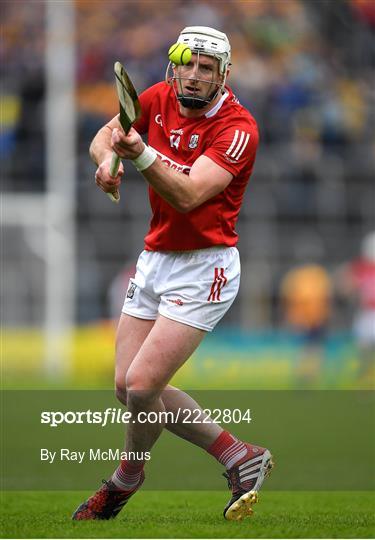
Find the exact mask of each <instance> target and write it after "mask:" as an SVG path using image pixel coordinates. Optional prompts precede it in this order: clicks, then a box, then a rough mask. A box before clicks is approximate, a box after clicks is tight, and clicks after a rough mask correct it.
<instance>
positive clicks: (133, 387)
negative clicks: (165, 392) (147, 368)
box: [126, 372, 159, 410]
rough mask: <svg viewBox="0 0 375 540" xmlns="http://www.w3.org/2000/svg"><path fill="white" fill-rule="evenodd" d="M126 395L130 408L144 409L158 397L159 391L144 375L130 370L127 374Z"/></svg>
mask: <svg viewBox="0 0 375 540" xmlns="http://www.w3.org/2000/svg"><path fill="white" fill-rule="evenodd" d="M126 395H127V403H128V407H129V408H131V409H133V410H144V409H145V408H147V407H148V406H149V405H151V404H152V403H153V402H154V401H155V399H157V397H158V396H159V392H158V390H156V389H153V387H152V385H150V384H148V382H147V380H145V377H144V376H142V377H140V376H138V375H137V373H133V372H129V373H128V374H127V376H126Z"/></svg>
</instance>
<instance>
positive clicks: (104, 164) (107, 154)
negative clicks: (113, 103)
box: [89, 115, 124, 193]
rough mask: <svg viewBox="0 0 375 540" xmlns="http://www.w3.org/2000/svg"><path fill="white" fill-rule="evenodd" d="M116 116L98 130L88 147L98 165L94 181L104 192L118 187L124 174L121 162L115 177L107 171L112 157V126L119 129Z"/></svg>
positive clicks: (109, 191)
mask: <svg viewBox="0 0 375 540" xmlns="http://www.w3.org/2000/svg"><path fill="white" fill-rule="evenodd" d="M118 118H119V115H117V116H115V117H114V118H112V120H111V121H110V122H108V123H107V124H106V125H105V126H103V127H102V128H101V129H100V130H99V131H98V133H97V134H96V135H95V137H94V139H93V140H92V143H91V145H90V148H89V153H90V157H91V159H92V160H93V162H94V163H95V164H96V165H97V167H98V168H97V170H96V172H95V182H96V184H97V185H98V186H99V187H100V189H102V190H103V191H104V192H105V193H111V192H113V191H114V190H115V189H118V188H119V186H120V184H121V177H122V176H123V174H124V166H123V164H122V163H121V162H120V165H119V168H118V171H117V175H116V177H115V178H113V177H112V176H111V175H110V173H109V170H110V166H111V159H112V146H111V137H112V131H113V129H114V128H117V129H121V125H120V122H119V119H118Z"/></svg>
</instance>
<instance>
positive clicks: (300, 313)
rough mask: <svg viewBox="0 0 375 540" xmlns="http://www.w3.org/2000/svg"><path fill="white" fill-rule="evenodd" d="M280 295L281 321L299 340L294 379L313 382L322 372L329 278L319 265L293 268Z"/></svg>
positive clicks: (285, 278)
mask: <svg viewBox="0 0 375 540" xmlns="http://www.w3.org/2000/svg"><path fill="white" fill-rule="evenodd" d="M280 296H281V300H282V306H283V314H284V320H285V322H286V324H287V326H288V327H289V329H290V330H291V331H292V332H293V333H294V334H295V335H296V336H297V337H298V339H299V341H300V346H301V352H300V357H299V360H298V365H297V371H296V373H297V379H298V381H299V382H302V383H312V382H315V381H316V380H317V379H318V377H319V375H320V371H321V364H322V361H323V355H324V344H325V338H326V335H327V329H328V323H329V320H330V317H331V297H332V286H331V279H330V277H329V275H328V273H327V272H326V270H325V269H324V268H323V267H322V266H319V265H315V264H309V265H303V266H299V267H297V268H292V269H291V270H290V271H289V272H288V273H287V274H286V275H285V277H284V278H283V280H282V283H281V291H280Z"/></svg>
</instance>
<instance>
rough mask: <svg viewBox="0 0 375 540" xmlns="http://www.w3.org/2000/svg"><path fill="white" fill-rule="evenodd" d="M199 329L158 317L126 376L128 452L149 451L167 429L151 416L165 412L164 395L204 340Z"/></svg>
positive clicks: (163, 423)
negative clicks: (173, 377) (181, 368)
mask: <svg viewBox="0 0 375 540" xmlns="http://www.w3.org/2000/svg"><path fill="white" fill-rule="evenodd" d="M204 335H205V332H204V331H203V330H200V329H198V328H194V327H192V326H188V325H186V324H182V323H180V322H177V321H173V320H170V319H167V318H166V317H163V316H159V317H158V319H157V321H156V322H155V324H154V326H153V328H152V330H151V331H150V333H149V334H148V336H147V338H146V339H145V341H144V342H143V344H142V346H141V348H140V350H139V351H138V353H137V355H136V356H135V358H134V360H133V362H132V363H131V365H130V367H129V369H128V372H127V376H126V388H127V404H128V409H129V410H130V412H132V419H133V421H132V422H131V423H130V424H129V426H128V431H127V437H126V450H127V451H134V452H146V451H149V450H150V449H151V448H152V446H153V444H154V442H155V441H156V440H157V438H158V437H159V435H160V433H161V431H162V429H163V428H164V425H165V420H164V419H160V421H159V422H158V423H154V421H153V419H151V421H148V415H150V413H152V415H153V418H154V417H155V414H157V415H158V414H159V413H160V412H165V410H166V408H165V406H164V403H163V400H162V397H161V396H162V393H163V390H164V389H165V387H166V386H167V384H168V382H169V380H170V379H171V378H172V376H173V375H174V373H175V372H176V371H177V370H178V369H179V368H180V367H181V366H182V365H183V364H184V363H185V361H186V360H187V359H188V358H189V357H190V356H191V354H192V353H193V352H194V350H195V349H196V348H197V347H198V345H199V343H200V342H201V340H202V339H203V337H204Z"/></svg>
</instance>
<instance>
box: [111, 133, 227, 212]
mask: <svg viewBox="0 0 375 540" xmlns="http://www.w3.org/2000/svg"><path fill="white" fill-rule="evenodd" d="M112 148H113V150H115V152H116V153H118V155H119V156H121V157H123V158H125V159H132V160H134V159H137V158H138V157H139V156H140V155H141V154H142V153H143V151H144V149H145V144H144V142H143V141H142V139H141V137H140V136H139V134H138V133H137V131H136V130H135V129H131V130H130V131H129V133H128V135H124V133H123V132H122V131H121V130H118V129H114V130H113V132H112ZM142 174H143V176H144V177H145V178H146V180H147V181H148V183H149V184H150V185H151V186H152V187H153V188H154V190H155V191H156V192H157V193H158V194H159V195H160V196H161V197H163V199H164V200H166V201H167V202H168V203H169V204H170V205H171V206H173V208H175V209H176V210H177V211H178V212H182V213H185V212H190V211H191V210H194V208H197V207H198V206H200V205H201V204H203V203H204V202H205V201H207V200H208V199H211V198H212V197H214V196H215V195H217V194H218V193H220V192H221V191H223V190H224V189H225V188H226V187H227V185H228V184H229V183H230V182H231V180H232V178H233V175H232V174H231V173H230V172H229V171H227V170H226V169H224V168H223V167H220V165H218V164H216V163H215V162H214V161H213V160H212V159H210V158H209V157H207V156H201V157H199V158H198V159H197V160H196V161H195V163H194V164H193V166H192V168H191V170H190V173H189V175H187V174H184V173H181V172H178V171H175V170H173V169H171V168H170V167H167V166H166V165H164V164H163V163H162V161H161V160H160V159H158V158H157V159H155V161H153V163H152V164H151V165H150V166H149V167H147V168H146V169H144V170H142Z"/></svg>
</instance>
